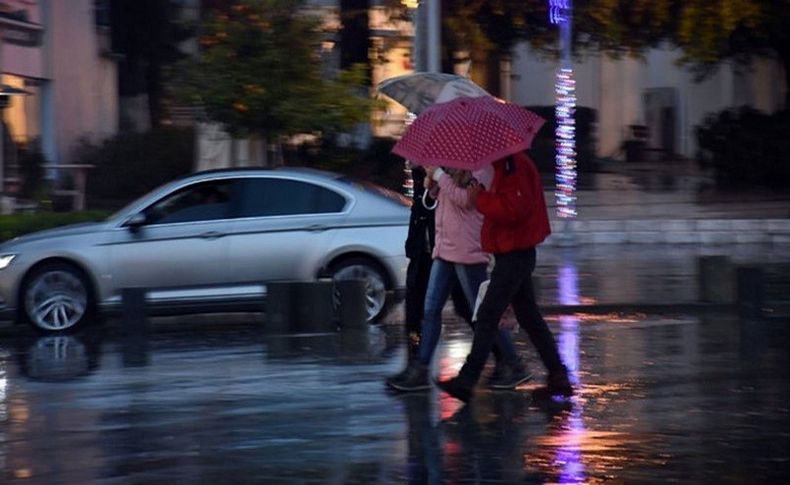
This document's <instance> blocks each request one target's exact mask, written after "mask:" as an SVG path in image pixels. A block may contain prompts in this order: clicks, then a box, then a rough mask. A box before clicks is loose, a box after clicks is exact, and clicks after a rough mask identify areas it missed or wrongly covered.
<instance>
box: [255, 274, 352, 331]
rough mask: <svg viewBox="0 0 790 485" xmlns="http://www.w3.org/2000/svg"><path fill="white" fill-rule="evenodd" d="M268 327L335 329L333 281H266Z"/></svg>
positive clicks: (308, 329) (305, 329)
mask: <svg viewBox="0 0 790 485" xmlns="http://www.w3.org/2000/svg"><path fill="white" fill-rule="evenodd" d="M266 321H267V325H268V326H269V330H275V331H297V332H315V331H319V332H326V331H330V330H334V329H335V326H336V325H335V315H334V308H333V305H332V281H331V280H325V281H282V282H275V283H269V284H267V285H266Z"/></svg>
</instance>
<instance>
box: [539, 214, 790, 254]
mask: <svg viewBox="0 0 790 485" xmlns="http://www.w3.org/2000/svg"><path fill="white" fill-rule="evenodd" d="M551 230H552V235H551V236H549V237H548V239H546V241H545V242H544V243H543V244H544V245H546V246H560V247H562V246H578V245H584V244H788V243H790V219H624V220H579V219H573V220H557V219H554V220H552V221H551Z"/></svg>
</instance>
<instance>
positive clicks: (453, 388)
mask: <svg viewBox="0 0 790 485" xmlns="http://www.w3.org/2000/svg"><path fill="white" fill-rule="evenodd" d="M436 385H437V386H439V388H440V389H441V390H442V391H444V392H446V393H447V394H449V395H451V396H453V397H454V398H456V399H458V400H461V401H463V402H469V400H470V399H472V395H473V394H474V386H473V385H471V384H470V383H469V382H467V381H466V380H465V379H463V378H462V377H461V376H460V375H459V376H458V377H453V378H452V379H448V380H446V381H437V382H436Z"/></svg>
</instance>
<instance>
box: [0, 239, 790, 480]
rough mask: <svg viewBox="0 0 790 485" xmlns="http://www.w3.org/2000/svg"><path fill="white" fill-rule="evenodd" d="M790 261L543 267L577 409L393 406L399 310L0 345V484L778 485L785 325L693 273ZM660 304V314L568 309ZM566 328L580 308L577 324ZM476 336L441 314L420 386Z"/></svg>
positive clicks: (608, 261)
mask: <svg viewBox="0 0 790 485" xmlns="http://www.w3.org/2000/svg"><path fill="white" fill-rule="evenodd" d="M710 254H717V255H726V256H728V257H730V258H732V259H733V260H734V261H737V262H742V263H744V264H762V265H771V264H776V262H777V261H784V262H786V261H787V259H790V256H788V255H789V254H790V251H786V248H782V247H777V246H756V247H751V246H748V245H737V246H723V247H681V248H677V247H675V248H666V247H664V248H659V247H654V248H635V247H628V246H622V247H617V248H612V247H608V248H604V249H601V248H596V247H591V248H565V249H550V250H544V251H542V252H540V254H539V256H538V258H539V266H538V269H537V271H536V274H537V276H538V278H539V281H540V287H541V296H540V299H541V302H543V303H544V304H546V305H547V307H551V306H552V304H554V303H556V304H557V306H556V307H554V308H553V309H552V311H551V312H550V314H549V315H548V319H549V320H550V325H551V327H552V329H553V330H554V331H555V334H556V336H557V338H558V343H559V346H560V350H561V352H562V355H563V358H564V360H565V361H566V363H567V364H568V365H569V367H570V368H571V370H572V372H573V378H574V381H575V383H576V386H577V388H578V390H579V393H578V395H577V396H576V397H574V398H573V399H572V400H571V401H566V402H556V401H553V400H550V399H545V398H541V397H540V395H539V394H540V393H539V392H535V391H539V390H540V386H541V383H542V382H543V379H544V372H543V369H542V368H541V366H540V363H539V362H538V361H537V359H536V356H535V353H534V351H533V350H532V348H531V347H530V345H529V343H528V341H526V339H525V338H524V336H523V335H522V334H518V336H517V341H518V345H519V347H520V349H521V351H522V354H523V355H524V356H525V358H526V361H527V363H528V364H529V365H530V367H531V369H532V371H533V373H534V374H535V380H534V381H532V382H530V383H527V384H526V385H525V386H523V387H521V388H519V390H517V391H515V392H496V393H494V392H487V391H485V390H483V389H481V391H480V392H479V393H478V395H477V396H476V398H475V399H474V400H473V401H472V403H471V404H470V405H467V406H462V405H461V403H459V402H457V401H455V400H453V399H450V398H448V397H447V396H445V395H442V394H440V393H438V392H436V390H435V389H434V390H431V391H430V392H425V393H416V394H409V395H397V394H392V393H390V392H388V391H387V390H386V389H385V387H384V384H383V379H384V377H385V376H387V375H389V374H392V373H395V372H397V371H398V370H400V367H401V365H402V363H403V361H404V350H403V345H402V342H401V332H402V331H401V324H402V309H401V308H400V307H399V308H396V309H395V310H394V311H393V312H392V313H391V314H390V315H389V317H388V318H387V320H386V321H385V322H383V323H382V324H380V325H375V326H370V327H369V328H366V329H364V330H362V331H356V332H353V331H345V332H337V331H320V329H321V327H322V325H315V326H314V327H313V328H301V329H300V328H291V329H290V331H288V332H285V333H273V331H272V329H271V327H268V328H267V326H266V324H265V322H263V321H262V320H263V318H262V316H261V315H255V314H247V315H235V316H227V315H215V316H211V315H201V316H192V317H178V318H158V319H153V320H152V324H151V325H150V326H149V328H148V330H147V331H144V329H139V328H138V329H137V330H136V331H131V330H125V329H123V328H121V327H120V325H119V322H117V321H114V320H110V321H108V322H106V323H105V325H103V326H94V327H91V328H88V329H85V330H84V331H83V332H81V333H79V334H76V335H70V336H48V337H47V336H43V337H40V336H35V335H33V334H32V333H30V332H28V331H26V330H25V329H20V328H15V327H5V328H2V329H0V483H4V484H5V483H8V484H61V483H62V484H73V483H80V484H82V483H108V484H127V483H168V484H170V483H190V484H191V483H332V484H349V483H406V482H408V483H523V482H527V483H599V482H610V481H611V482H614V483H621V482H625V483H632V482H639V483H641V482H667V481H675V482H684V483H687V482H692V483H727V482H737V483H742V482H746V481H752V482H757V483H774V482H776V483H781V482H783V481H784V478H785V477H786V476H787V474H788V472H790V462H788V451H790V432H788V431H786V430H787V429H788V428H790V426H788V424H790V404H788V401H787V396H788V391H790V375H788V374H790V354H788V351H787V349H788V348H790V326H788V323H790V322H788V321H787V320H782V319H770V320H748V319H746V320H742V319H740V318H739V317H737V316H736V315H734V314H733V313H731V312H729V311H715V312H711V311H705V312H684V311H673V308H672V303H673V302H675V303H677V304H678V307H679V308H680V307H681V306H682V305H680V303H682V302H684V301H686V302H693V301H695V298H696V296H695V295H696V292H697V291H698V288H697V287H696V284H697V279H696V260H697V258H698V257H700V256H702V255H710ZM634 301H643V302H644V301H648V302H649V301H653V302H659V301H663V302H665V303H666V304H667V306H666V308H665V311H662V312H661V313H649V312H629V311H615V312H610V313H606V312H595V311H590V312H583V311H576V310H575V311H574V312H572V313H571V312H563V311H561V310H562V308H563V305H567V306H574V308H576V307H577V306H578V305H579V304H588V305H590V308H591V310H592V309H595V308H596V305H600V304H604V303H628V302H634ZM577 310H578V308H577ZM470 337H471V335H470V333H469V331H468V330H467V329H466V327H465V325H464V324H462V323H460V322H458V321H457V320H456V319H455V318H454V317H453V314H452V311H451V309H450V308H448V309H447V310H446V312H445V332H444V335H443V340H442V343H441V345H440V347H439V349H438V351H437V356H436V359H435V365H434V369H433V372H434V374H435V375H437V376H440V377H448V376H451V375H453V374H454V373H455V372H456V370H457V369H458V368H459V367H460V366H461V365H462V363H463V359H464V357H465V356H466V353H467V352H468V350H469V347H470V344H471V339H470Z"/></svg>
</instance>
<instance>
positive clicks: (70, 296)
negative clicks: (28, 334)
mask: <svg viewBox="0 0 790 485" xmlns="http://www.w3.org/2000/svg"><path fill="white" fill-rule="evenodd" d="M21 304H22V309H23V312H24V318H25V319H26V320H27V321H28V322H29V323H30V324H31V325H33V326H34V327H35V328H36V329H37V330H40V331H44V332H64V331H67V330H73V329H75V328H77V327H79V326H80V325H82V324H83V323H84V322H85V320H86V317H87V316H88V313H89V309H90V291H89V289H88V282H87V279H86V278H85V275H84V274H83V273H82V272H81V271H80V270H78V269H77V268H75V267H74V266H72V265H70V264H66V263H51V264H45V265H43V266H41V267H39V268H37V269H35V270H33V272H32V273H31V274H30V275H29V276H28V277H27V278H26V279H25V282H24V283H23V286H22V295H21Z"/></svg>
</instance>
